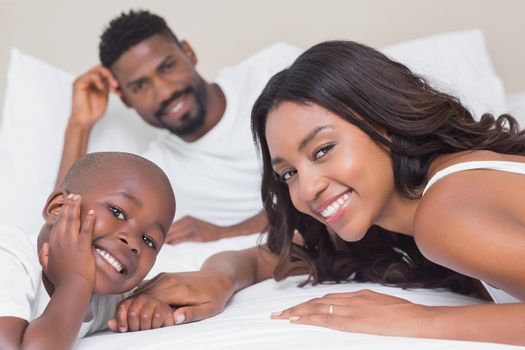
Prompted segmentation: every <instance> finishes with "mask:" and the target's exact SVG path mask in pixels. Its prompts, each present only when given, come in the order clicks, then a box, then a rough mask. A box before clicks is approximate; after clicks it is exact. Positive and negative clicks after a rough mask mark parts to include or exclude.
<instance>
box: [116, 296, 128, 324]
mask: <svg viewBox="0 0 525 350" xmlns="http://www.w3.org/2000/svg"><path fill="white" fill-rule="evenodd" d="M131 303H132V301H131V300H130V299H126V300H124V301H122V302H120V304H119V306H118V308H117V314H116V315H115V319H116V322H117V324H116V331H115V332H127V331H128V310H129V307H130V305H131Z"/></svg>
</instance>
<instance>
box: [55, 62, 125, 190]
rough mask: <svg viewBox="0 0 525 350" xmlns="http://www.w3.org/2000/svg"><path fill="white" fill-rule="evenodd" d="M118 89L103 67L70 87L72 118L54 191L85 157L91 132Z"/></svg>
mask: <svg viewBox="0 0 525 350" xmlns="http://www.w3.org/2000/svg"><path fill="white" fill-rule="evenodd" d="M117 88H118V84H117V81H116V80H115V78H113V76H112V74H111V72H110V71H109V70H108V69H107V68H105V67H102V66H96V67H94V68H93V69H91V70H90V71H88V72H87V73H86V74H84V75H82V76H80V77H79V78H78V79H77V80H76V81H75V83H74V84H73V103H72V107H71V116H70V117H69V122H68V125H67V128H66V133H65V137H64V149H63V151H62V159H61V161H60V168H59V171H58V176H57V181H56V186H55V187H57V186H58V185H60V183H61V182H62V180H63V179H64V176H65V175H66V173H67V172H68V170H69V168H70V167H71V165H73V163H74V162H75V161H76V160H77V159H79V158H80V157H82V156H83V155H85V154H86V153H87V148H88V142H89V135H90V134H91V129H92V128H93V126H94V125H95V123H96V122H97V121H99V120H100V118H102V116H103V115H104V113H105V112H106V108H107V105H108V99H109V92H110V91H114V92H115V91H117Z"/></svg>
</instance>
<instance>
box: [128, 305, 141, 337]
mask: <svg viewBox="0 0 525 350" xmlns="http://www.w3.org/2000/svg"><path fill="white" fill-rule="evenodd" d="M143 305H144V300H142V299H141V298H140V297H139V298H133V299H132V302H131V305H130V306H129V309H128V330H130V331H139V330H140V311H141V310H142V306H143Z"/></svg>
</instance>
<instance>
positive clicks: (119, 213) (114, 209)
mask: <svg viewBox="0 0 525 350" xmlns="http://www.w3.org/2000/svg"><path fill="white" fill-rule="evenodd" d="M109 210H110V211H111V213H112V214H113V216H115V217H116V218H117V219H119V220H125V219H126V216H125V215H124V213H123V212H122V211H121V210H120V209H119V208H117V207H110V208H109Z"/></svg>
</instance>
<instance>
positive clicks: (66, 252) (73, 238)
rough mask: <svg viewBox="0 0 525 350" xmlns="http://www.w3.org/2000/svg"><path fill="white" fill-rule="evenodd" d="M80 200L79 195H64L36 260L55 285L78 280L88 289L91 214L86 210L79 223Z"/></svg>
mask: <svg viewBox="0 0 525 350" xmlns="http://www.w3.org/2000/svg"><path fill="white" fill-rule="evenodd" d="M80 202H81V198H80V195H72V194H70V195H69V197H67V199H66V201H65V203H64V205H63V207H62V208H61V209H60V212H59V213H58V215H57V217H56V219H55V222H54V224H53V228H52V229H51V233H50V235H49V242H46V243H44V244H43V247H42V249H41V251H40V263H41V265H42V268H43V271H44V274H45V275H46V277H47V278H48V279H49V280H50V281H51V282H52V283H53V285H54V286H55V288H57V287H58V286H60V285H65V284H71V283H75V282H78V283H81V284H84V285H85V287H86V288H88V289H89V290H91V291H92V290H93V289H94V288H95V256H94V255H93V243H92V242H93V227H94V224H95V214H94V213H93V211H92V210H90V211H89V213H88V215H87V217H86V219H85V220H84V222H83V223H82V225H81V224H80Z"/></svg>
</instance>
